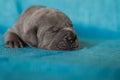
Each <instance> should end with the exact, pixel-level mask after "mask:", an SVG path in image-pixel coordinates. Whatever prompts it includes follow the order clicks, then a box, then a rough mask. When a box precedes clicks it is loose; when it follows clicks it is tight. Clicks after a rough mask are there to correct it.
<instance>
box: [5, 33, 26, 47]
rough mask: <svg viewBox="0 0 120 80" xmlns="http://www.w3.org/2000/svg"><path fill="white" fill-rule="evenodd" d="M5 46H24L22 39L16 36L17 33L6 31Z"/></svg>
mask: <svg viewBox="0 0 120 80" xmlns="http://www.w3.org/2000/svg"><path fill="white" fill-rule="evenodd" d="M4 40H5V44H6V47H8V48H21V47H23V46H24V43H23V41H22V40H21V39H20V38H19V37H18V35H17V34H15V33H13V32H10V31H7V32H6V33H5V35H4Z"/></svg>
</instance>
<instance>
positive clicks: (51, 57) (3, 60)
mask: <svg viewBox="0 0 120 80" xmlns="http://www.w3.org/2000/svg"><path fill="white" fill-rule="evenodd" d="M119 4H120V0H59V1H58V0H0V80H120V36H119V35H120V6H119ZM31 5H46V6H49V7H52V8H57V9H60V10H61V11H63V12H64V13H66V14H67V15H68V16H69V17H70V19H71V20H72V22H73V25H74V29H75V31H76V32H77V35H78V36H79V40H80V44H81V48H80V49H77V50H71V51H51V50H43V49H36V48H30V47H25V48H19V49H10V48H6V47H5V44H4V40H3V34H4V32H5V31H6V30H7V29H8V28H9V27H11V26H12V25H13V23H14V22H15V20H16V19H17V17H18V16H19V15H20V13H21V12H22V11H23V10H24V9H25V8H26V7H28V6H31Z"/></svg>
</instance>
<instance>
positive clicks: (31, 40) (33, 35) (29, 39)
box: [22, 29, 38, 47]
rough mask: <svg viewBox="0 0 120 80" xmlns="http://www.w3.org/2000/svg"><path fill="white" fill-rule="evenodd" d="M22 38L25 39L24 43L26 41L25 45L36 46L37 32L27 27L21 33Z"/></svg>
mask: <svg viewBox="0 0 120 80" xmlns="http://www.w3.org/2000/svg"><path fill="white" fill-rule="evenodd" d="M22 37H23V40H24V41H25V43H27V45H29V46H31V47H37V46H38V44H37V32H36V31H34V30H30V29H28V30H27V31H25V33H23V36H22Z"/></svg>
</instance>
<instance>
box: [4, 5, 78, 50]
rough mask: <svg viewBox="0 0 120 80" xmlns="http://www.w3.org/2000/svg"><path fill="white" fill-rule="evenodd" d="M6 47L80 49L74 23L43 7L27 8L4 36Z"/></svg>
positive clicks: (57, 12)
mask: <svg viewBox="0 0 120 80" xmlns="http://www.w3.org/2000/svg"><path fill="white" fill-rule="evenodd" d="M4 40H5V43H6V47H8V48H21V47H24V44H27V45H29V46H31V47H36V48H43V49H50V50H68V49H75V48H78V47H79V42H78V38H77V36H76V34H75V32H74V30H73V28H72V22H71V21H70V19H69V18H68V17H67V16H66V15H65V14H64V13H63V12H61V11H59V10H57V9H52V8H48V7H43V6H31V7H29V8H27V9H26V10H25V11H23V13H22V14H21V15H20V17H19V18H18V19H17V21H16V23H15V24H14V25H13V26H12V27H11V28H9V29H8V30H7V32H6V33H5V35H4Z"/></svg>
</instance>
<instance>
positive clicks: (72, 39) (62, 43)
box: [50, 30, 79, 50]
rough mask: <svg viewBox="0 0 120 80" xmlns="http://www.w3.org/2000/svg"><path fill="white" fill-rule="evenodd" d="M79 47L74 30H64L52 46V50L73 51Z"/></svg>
mask: <svg viewBox="0 0 120 80" xmlns="http://www.w3.org/2000/svg"><path fill="white" fill-rule="evenodd" d="M78 47H79V42H78V38H77V36H76V34H75V33H74V32H73V31H72V30H62V31H61V32H59V33H58V34H57V35H56V37H55V40H53V42H52V44H51V46H50V48H51V49H55V50H71V49H75V48H78Z"/></svg>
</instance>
